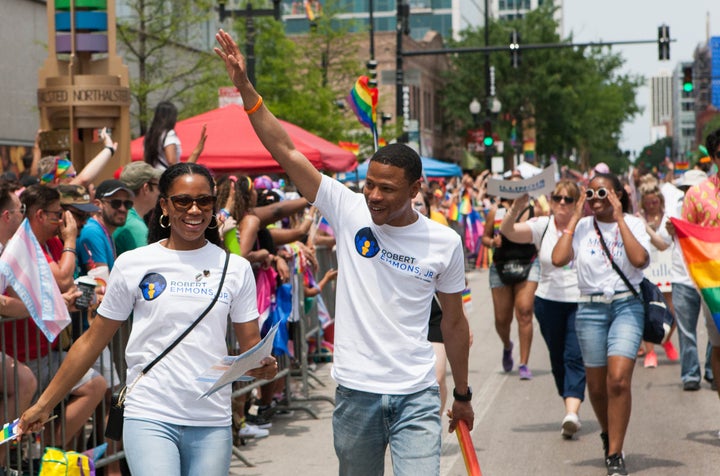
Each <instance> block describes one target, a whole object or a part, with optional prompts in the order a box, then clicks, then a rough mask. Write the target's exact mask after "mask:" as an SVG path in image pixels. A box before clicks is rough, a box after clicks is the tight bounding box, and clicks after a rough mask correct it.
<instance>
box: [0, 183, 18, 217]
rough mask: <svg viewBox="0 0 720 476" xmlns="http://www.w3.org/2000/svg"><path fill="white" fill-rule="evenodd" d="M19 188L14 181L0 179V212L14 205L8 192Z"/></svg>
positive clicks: (10, 192)
mask: <svg viewBox="0 0 720 476" xmlns="http://www.w3.org/2000/svg"><path fill="white" fill-rule="evenodd" d="M17 190H19V187H18V186H17V184H16V183H15V182H11V181H8V180H0V212H2V211H5V210H7V209H9V208H10V207H11V206H13V205H14V203H13V201H12V197H11V196H10V194H12V193H15V192H16V191H17Z"/></svg>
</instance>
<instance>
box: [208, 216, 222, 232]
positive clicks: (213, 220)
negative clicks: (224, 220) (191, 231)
mask: <svg viewBox="0 0 720 476" xmlns="http://www.w3.org/2000/svg"><path fill="white" fill-rule="evenodd" d="M213 222H214V223H215V226H213ZM219 225H220V222H219V221H218V219H217V215H213V216H212V217H210V223H208V230H214V229H216V228H217V227H218V226H219Z"/></svg>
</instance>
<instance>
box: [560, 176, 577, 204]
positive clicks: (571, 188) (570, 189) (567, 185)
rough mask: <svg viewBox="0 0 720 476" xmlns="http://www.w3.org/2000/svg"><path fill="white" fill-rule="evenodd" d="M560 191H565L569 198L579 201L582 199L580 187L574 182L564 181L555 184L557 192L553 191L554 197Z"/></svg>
mask: <svg viewBox="0 0 720 476" xmlns="http://www.w3.org/2000/svg"><path fill="white" fill-rule="evenodd" d="M560 190H565V191H566V192H567V193H568V194H569V196H571V197H572V198H574V199H575V200H577V199H578V198H580V187H579V186H578V184H577V182H574V181H572V180H570V179H562V180H560V181H559V182H558V183H556V184H555V190H553V195H555V194H556V192H558V191H560Z"/></svg>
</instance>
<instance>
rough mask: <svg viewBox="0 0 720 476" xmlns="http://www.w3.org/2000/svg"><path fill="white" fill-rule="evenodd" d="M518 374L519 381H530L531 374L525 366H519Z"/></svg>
mask: <svg viewBox="0 0 720 476" xmlns="http://www.w3.org/2000/svg"><path fill="white" fill-rule="evenodd" d="M518 372H519V373H520V380H532V372H530V369H529V368H528V367H527V365H520V366H519V367H518Z"/></svg>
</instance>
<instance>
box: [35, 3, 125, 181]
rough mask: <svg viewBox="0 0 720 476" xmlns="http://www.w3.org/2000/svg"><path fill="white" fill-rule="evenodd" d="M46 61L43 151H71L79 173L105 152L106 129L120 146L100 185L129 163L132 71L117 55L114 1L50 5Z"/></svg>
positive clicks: (41, 99)
mask: <svg viewBox="0 0 720 476" xmlns="http://www.w3.org/2000/svg"><path fill="white" fill-rule="evenodd" d="M47 15H48V52H49V54H48V58H47V60H45V64H44V65H43V66H42V68H41V69H40V71H39V87H38V91H37V100H38V108H39V110H40V128H41V129H42V130H44V131H46V132H44V133H43V134H42V135H41V140H40V148H41V149H42V153H43V155H49V154H54V153H60V152H63V151H69V153H70V157H71V159H72V162H73V164H74V165H75V168H76V169H77V170H81V169H82V168H83V167H84V166H85V165H86V164H87V163H88V162H89V161H90V160H91V159H92V158H93V157H95V155H97V154H98V152H100V150H101V149H102V147H103V143H102V141H100V140H99V138H98V134H97V130H98V129H101V128H103V127H107V128H108V129H111V130H112V131H111V132H112V137H113V140H114V141H116V142H117V143H118V148H117V151H116V154H115V156H114V157H113V158H112V160H111V163H110V166H108V167H106V168H105V170H103V172H102V174H101V176H100V177H99V178H100V179H106V178H111V176H112V173H113V171H114V170H115V169H117V167H119V166H120V165H124V164H126V163H128V162H129V161H130V100H131V96H130V87H129V84H130V83H129V73H128V68H127V66H125V65H124V64H123V63H122V59H121V58H120V57H119V56H117V54H116V51H117V50H116V20H115V1H114V0H48V2H47Z"/></svg>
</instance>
